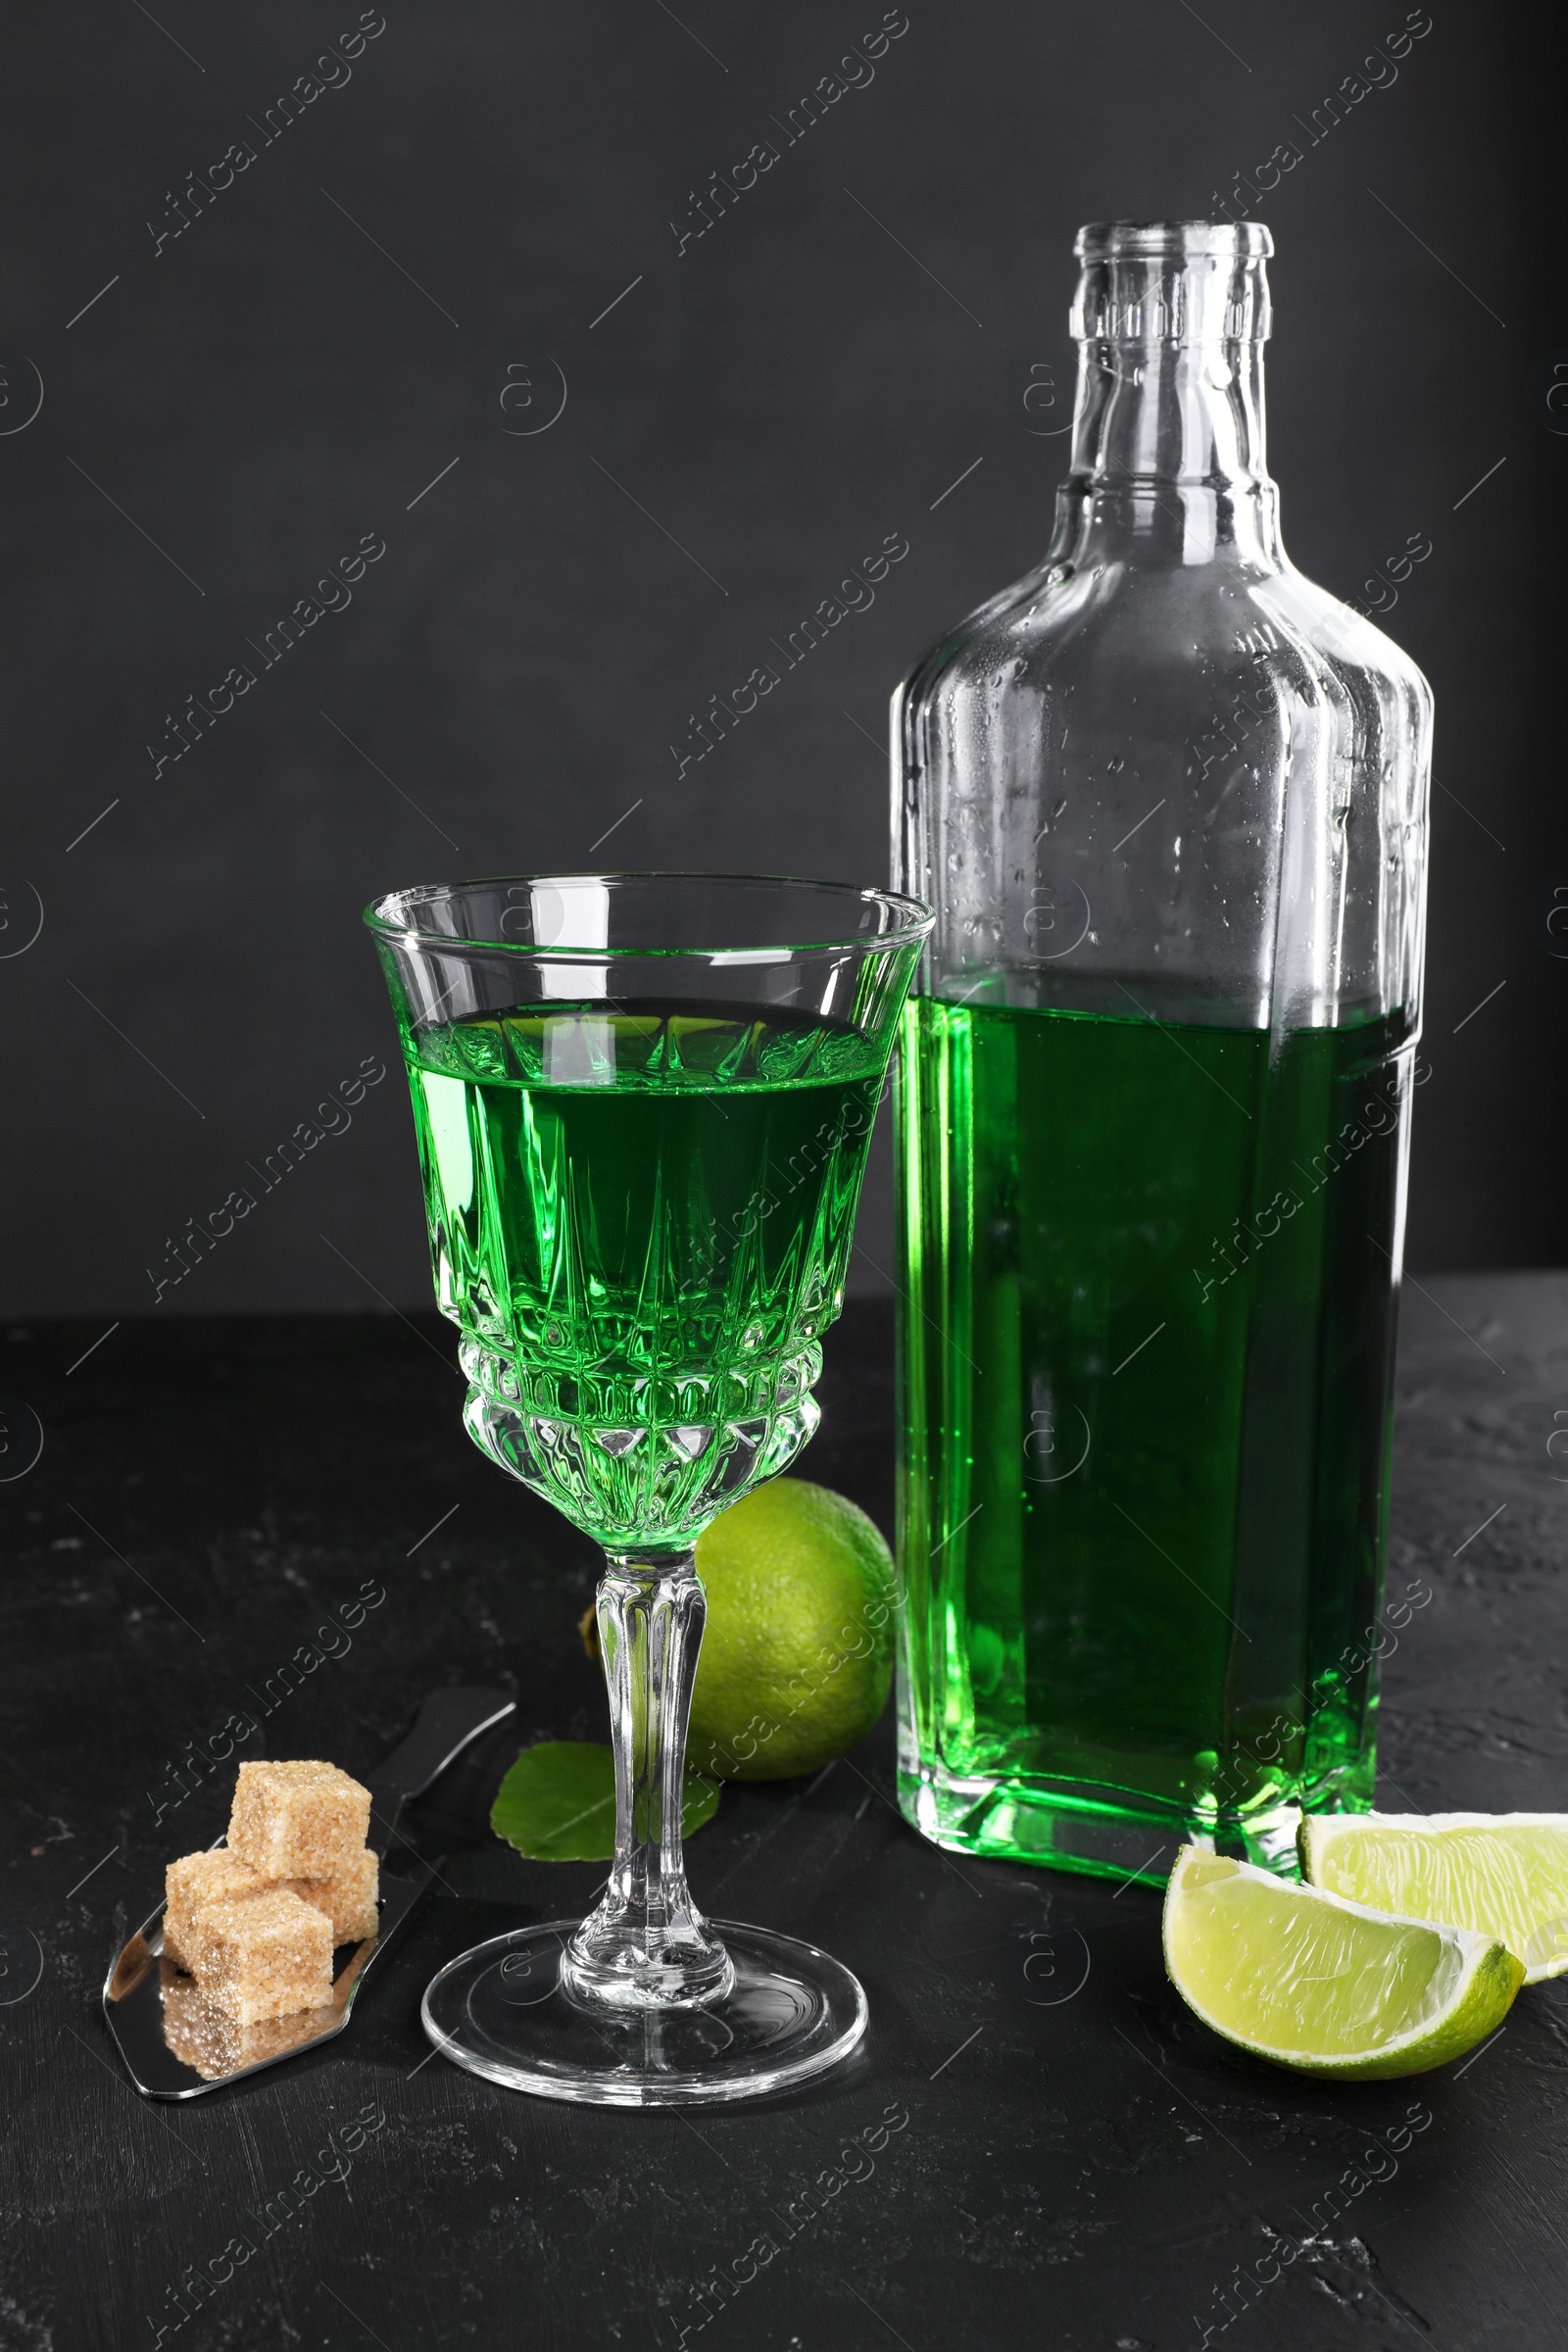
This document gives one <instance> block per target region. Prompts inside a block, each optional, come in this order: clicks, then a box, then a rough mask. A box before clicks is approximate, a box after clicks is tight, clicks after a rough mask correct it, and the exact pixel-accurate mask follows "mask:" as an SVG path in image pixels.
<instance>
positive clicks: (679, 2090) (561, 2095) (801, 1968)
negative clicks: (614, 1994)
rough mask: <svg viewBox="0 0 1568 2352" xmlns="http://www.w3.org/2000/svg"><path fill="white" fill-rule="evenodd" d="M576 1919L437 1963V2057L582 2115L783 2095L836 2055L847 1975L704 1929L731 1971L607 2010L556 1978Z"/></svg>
mask: <svg viewBox="0 0 1568 2352" xmlns="http://www.w3.org/2000/svg"><path fill="white" fill-rule="evenodd" d="M577 1924H578V1923H577V1922H576V1921H575V1920H555V1921H552V1922H551V1923H550V1924H549V1925H547V1926H542V1927H534V1928H518V1929H516V1930H515V1932H514V1933H513V1934H512V1935H510V1936H492V1937H491V1938H490V1940H489V1941H488V1942H486V1943H479V1944H475V1945H474V1947H473V1949H472V1950H471V1951H467V1952H463V1953H461V1954H460V1955H459V1957H458V1958H457V1959H456V1960H452V1961H449V1962H448V1964H447V1966H446V1967H445V1968H444V1969H442V1971H441V1973H440V1974H439V1976H436V1977H433V1978H432V1979H431V1981H430V1984H429V1985H428V1987H427V1988H426V1991H425V1995H424V2000H423V2003H422V2005H421V2008H420V2016H421V2018H422V2019H423V2022H424V2030H425V2033H426V2034H428V2036H429V2038H430V2040H431V2041H432V2042H433V2043H434V2044H435V2046H436V2048H437V2049H438V2050H439V2051H440V2052H441V2054H442V2056H443V2057H445V2058H450V2059H451V2061H452V2062H453V2064H454V2065H455V2066H464V2067H466V2068H467V2069H468V2071H469V2072H470V2074H475V2075H483V2076H485V2077H486V2078H487V2079H488V2080H489V2081H490V2082H503V2083H505V2084H507V2085H508V2086H509V2087H510V2088H511V2089H513V2090H526V2091H531V2092H532V2093H533V2095H534V2096H535V2097H536V2098H545V2099H574V2100H577V2101H578V2102H579V2103H581V2104H584V2105H587V2106H594V2107H700V2106H709V2105H715V2104H718V2103H721V2102H723V2101H730V2100H736V2099H757V2098H761V2097H763V2096H765V2095H766V2094H767V2093H769V2092H772V2091H778V2090H786V2089H789V2088H790V2087H791V2086H792V2085H793V2084H795V2083H797V2082H806V2081H808V2080H809V2077H811V2076H812V2075H820V2074H822V2073H824V2072H825V2071H826V2070H827V2068H829V2067H831V2066H837V2065H838V2064H839V2062H840V2060H841V2059H844V2058H847V2057H848V2056H849V2054H850V2052H851V2051H852V2050H853V2049H854V2048H855V2046H856V2044H857V2043H858V2041H859V2039H860V2037H861V2035H862V2034H864V2032H865V2020H866V2008H865V1994H864V1993H863V1992H862V1991H861V1989H860V1986H859V1985H858V1982H857V1980H856V1979H855V1978H854V1977H853V1976H851V1974H850V1972H849V1970H848V1969H847V1968H843V1967H841V1966H840V1964H839V1962H838V1961H837V1960H834V1959H830V1958H829V1956H828V1954H827V1953H826V1952H819V1951H818V1950H817V1949H816V1948H815V1946H814V1945H812V1944H809V1943H801V1942H798V1941H797V1940H796V1938H795V1937H794V1936H775V1935H773V1934H771V1933H770V1931H769V1930H767V1929H766V1928H747V1927H739V1926H737V1925H735V1923H734V1922H732V1921H729V1920H711V1921H710V1922H709V1923H708V1925H709V1927H710V1928H711V1931H712V1933H713V1934H714V1935H715V1936H718V1937H719V1939H720V1940H721V1941H722V1943H723V1945H724V1948H725V1950H726V1951H727V1952H728V1953H729V1956H730V1959H731V1961H732V1963H733V1964H734V1970H735V1981H734V1984H733V1985H732V1986H731V1988H730V1989H729V1990H728V1991H727V1992H722V1993H719V1994H718V1995H716V1996H715V1997H714V1998H713V1999H712V2000H711V2001H705V2002H703V2003H701V2004H700V2005H699V2006H697V2007H695V2008H680V2009H626V2010H619V2011H616V2010H613V2009H609V2008H605V2007H600V2006H594V2007H592V2008H590V2007H588V2006H586V2005H584V2004H579V2003H578V2002H577V2001H575V2000H573V1999H572V1998H571V1997H570V1996H569V1995H568V1993H567V1992H566V1991H565V1989H564V1986H563V1985H562V1984H561V1982H560V1966H561V1957H562V1954H563V1952H564V1948H565V1943H566V1938H567V1937H568V1936H570V1935H571V1933H572V1931H573V1929H574V1928H575V1927H576V1926H577Z"/></svg>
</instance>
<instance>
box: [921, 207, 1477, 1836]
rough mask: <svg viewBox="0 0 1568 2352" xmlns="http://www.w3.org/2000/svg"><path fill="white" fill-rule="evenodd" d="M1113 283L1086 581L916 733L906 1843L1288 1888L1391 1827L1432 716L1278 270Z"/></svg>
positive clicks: (990, 626)
mask: <svg viewBox="0 0 1568 2352" xmlns="http://www.w3.org/2000/svg"><path fill="white" fill-rule="evenodd" d="M1076 250H1077V253H1078V256H1079V258H1080V261H1081V264H1082V276H1081V280H1080V284H1079V290H1078V296H1077V301H1076V304H1075V306H1074V311H1073V320H1072V324H1073V333H1074V335H1075V337H1076V338H1077V339H1078V341H1079V344H1080V366H1079V377H1078V393H1077V408H1076V413H1075V419H1074V426H1073V444H1072V462H1071V470H1070V471H1069V473H1068V476H1067V479H1066V481H1065V482H1064V483H1063V485H1062V487H1061V488H1060V490H1059V491H1058V493H1057V498H1056V527H1055V533H1054V538H1053V540H1052V542H1051V546H1050V549H1049V551H1048V553H1047V555H1046V557H1045V560H1044V561H1043V562H1042V563H1041V564H1039V565H1038V566H1037V567H1036V568H1035V569H1034V570H1032V571H1030V572H1028V573H1027V574H1026V575H1025V576H1024V578H1023V579H1021V580H1019V581H1018V582H1016V583H1015V585H1013V586H1012V587H1010V588H1006V589H1005V590H1004V591H1003V593H1002V594H1001V595H1000V596H997V597H995V598H993V599H992V600H991V601H990V602H989V603H988V604H985V605H983V606H982V607H981V608H980V610H979V611H978V612H976V613H972V614H971V615H970V616H969V618H968V619H967V620H965V621H963V622H961V623H960V624H959V626H958V627H957V628H956V629H955V630H953V631H952V632H950V633H949V634H948V635H947V636H946V637H944V638H943V639H942V640H941V641H940V643H938V644H937V645H936V646H934V647H933V648H932V649H931V650H930V652H928V653H927V654H926V655H925V656H924V658H923V659H922V660H921V661H920V662H917V663H916V664H915V666H914V668H913V669H912V670H911V671H910V673H909V675H908V677H907V679H906V680H905V682H904V684H903V686H902V687H901V688H900V690H899V692H898V694H897V695H896V697H895V699H894V706H893V767H894V777H893V783H894V845H895V846H894V864H895V875H896V880H897V882H898V886H899V887H900V888H901V889H903V890H906V891H907V892H909V893H911V894H912V895H914V896H916V897H918V898H921V899H924V900H926V901H927V902H928V903H929V904H930V905H931V906H932V907H935V909H936V917H937V919H936V927H935V930H934V932H933V934H932V937H931V940H930V943H929V947H928V950H927V954H926V959H925V963H924V966H923V970H922V975H921V977H920V979H919V980H918V981H917V982H916V989H917V991H918V994H917V996H916V997H915V998H914V999H913V1000H912V1001H911V1004H910V1005H909V1007H908V1009H907V1016H906V1028H905V1033H904V1043H903V1049H902V1054H901V1075H900V1081H899V1089H900V1092H899V1139H900V1140H899V1147H898V1148H899V1157H900V1194H901V1206H900V1225H901V1252H902V1257H901V1274H900V1287H901V1292H902V1299H901V1307H900V1334H899V1374H900V1389H901V1398H900V1413H901V1426H902V1434H901V1456H900V1466H899V1557H900V1563H901V1572H902V1577H903V1585H904V1592H905V1595H906V1602H907V1606H906V1609H905V1613H904V1615H905V1626H904V1639H903V1652H902V1658H901V1669H900V1671H901V1685H900V1715H901V1721H900V1788H901V1800H902V1802H903V1805H904V1808H905V1810H906V1812H907V1815H908V1817H909V1819H910V1820H911V1821H913V1822H914V1823H915V1824H916V1825H917V1826H918V1827H919V1828H920V1829H922V1830H923V1831H925V1832H926V1834H927V1835H928V1836H930V1837H932V1838H937V1839H938V1840H939V1841H940V1842H942V1843H943V1844H946V1845H950V1846H953V1847H956V1848H965V1849H968V1850H971V1851H975V1852H982V1853H989V1854H998V1855H1006V1856H1009V1857H1012V1858H1014V1859H1019V1860H1029V1861H1038V1862H1048V1863H1056V1864H1060V1865H1063V1866H1065V1867H1067V1868H1072V1869H1080V1870H1090V1871H1097V1870H1098V1871H1103V1872H1110V1873H1114V1874H1115V1875H1116V1876H1118V1877H1121V1876H1126V1875H1130V1874H1133V1873H1142V1874H1143V1875H1145V1876H1147V1877H1149V1878H1151V1879H1154V1878H1158V1877H1160V1876H1161V1875H1162V1874H1163V1872H1164V1871H1165V1870H1166V1869H1168V1867H1169V1863H1170V1860H1171V1857H1172V1853H1173V1850H1174V1846H1175V1844H1176V1843H1177V1842H1179V1841H1180V1840H1182V1839H1183V1838H1189V1839H1194V1840H1196V1841H1198V1842H1200V1843H1204V1844H1213V1845H1214V1846H1215V1847H1217V1848H1218V1849H1219V1850H1220V1851H1224V1852H1231V1853H1236V1854H1244V1855H1249V1856H1250V1857H1251V1858H1252V1859H1253V1860H1258V1861H1263V1862H1265V1863H1267V1864H1271V1865H1277V1866H1278V1867H1280V1868H1284V1869H1288V1868H1289V1867H1290V1851H1291V1840H1292V1832H1293V1829H1294V1822H1295V1815H1294V1812H1293V1811H1292V1808H1293V1806H1295V1805H1296V1804H1301V1805H1304V1806H1307V1807H1309V1808H1312V1809H1327V1810H1334V1809H1340V1808H1351V1809H1364V1808H1365V1807H1366V1806H1368V1805H1369V1804H1370V1802H1371V1795H1372V1775H1373V1731H1374V1719H1375V1707H1376V1674H1377V1657H1378V1654H1379V1651H1380V1649H1381V1648H1382V1647H1383V1646H1384V1644H1385V1640H1386V1637H1385V1635H1384V1633H1383V1631H1382V1628H1381V1625H1380V1610H1381V1606H1382V1583H1383V1561H1384V1551H1385V1543H1386V1529H1387V1509H1388V1477H1389V1433H1390V1410H1391V1392H1392V1376H1393V1363H1394V1336H1395V1310H1396V1301H1397V1289H1398V1281H1399V1261H1400V1250H1401V1243H1402V1225H1403V1213H1402V1212H1403V1197H1404V1171H1405V1159H1406V1147H1407V1131H1408V1107H1409V1096H1410V1090H1411V1085H1412V1080H1413V1074H1414V1067H1413V1065H1414V1061H1415V1045H1416V1039H1417V1035H1418V1029H1419V1018H1420V990H1421V956H1422V928H1423V907H1424V855H1425V834H1426V798H1427V777H1428V767H1429V761H1430V738H1431V721H1432V703H1431V696H1430V692H1429V690H1428V687H1427V684H1426V681H1425V680H1424V678H1423V677H1422V676H1421V674H1420V672H1419V671H1418V670H1417V669H1416V667H1415V665H1414V664H1413V663H1412V662H1410V661H1408V660H1407V659H1406V657H1405V656H1404V655H1403V654H1402V653H1400V652H1399V650H1398V648H1397V647H1396V646H1395V645H1393V644H1391V643H1390V641H1389V639H1388V638H1387V637H1385V636H1384V635H1383V634H1382V633H1381V632H1380V631H1379V630H1378V629H1376V628H1374V627H1373V626H1372V625H1371V623H1370V622H1369V621H1368V620H1367V619H1366V618H1365V617H1363V616H1362V615H1361V614H1360V613H1357V612H1355V611H1353V610H1352V609H1350V608H1349V607H1348V606H1346V605H1343V604H1341V603H1340V602H1338V600H1337V599H1335V598H1333V597H1331V596H1328V595H1327V594H1325V592H1324V591H1323V590H1322V589H1320V588H1316V587H1314V586H1313V585H1312V584H1311V583H1310V582H1309V581H1307V580H1305V579H1303V578H1302V577H1301V575H1300V573H1299V572H1298V571H1297V570H1296V569H1295V568H1294V567H1293V565H1292V564H1291V563H1290V561H1289V559H1288V558H1287V557H1286V555H1285V552H1284V549H1283V547H1282V546H1281V543H1280V535H1279V520H1278V495H1277V492H1276V490H1275V486H1274V484H1273V483H1272V482H1271V481H1270V479H1269V477H1268V473H1267V470H1266V467H1265V462H1264V450H1263V343H1264V339H1265V337H1266V336H1267V334H1268V329H1269V297H1268V289H1267V281H1266V274H1265V267H1264V265H1265V259H1266V257H1267V256H1268V255H1269V254H1270V253H1271V252H1272V250H1273V245H1272V240H1271V239H1270V236H1269V233H1268V231H1267V229H1266V228H1264V227H1262V226H1261V225H1259V224H1257V223H1255V222H1247V221H1243V222H1237V223H1230V222H1223V221H1153V222H1133V221H1110V222H1103V223H1099V224H1096V225H1093V226H1090V227H1087V228H1085V229H1084V230H1082V232H1081V233H1080V235H1079V238H1078V242H1077V249H1076Z"/></svg>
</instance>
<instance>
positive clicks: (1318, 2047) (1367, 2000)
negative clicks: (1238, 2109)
mask: <svg viewBox="0 0 1568 2352" xmlns="http://www.w3.org/2000/svg"><path fill="white" fill-rule="evenodd" d="M1164 1948H1165V1969H1166V1974H1167V1975H1168V1976H1169V1978H1170V1981H1171V1983H1172V1984H1173V1985H1175V1987H1176V1989H1177V1991H1178V1992H1179V1993H1180V1994H1181V1996H1182V1998H1183V1999H1184V2000H1185V2001H1186V2002H1187V2004H1188V2007H1189V2008H1190V2009H1192V2010H1193V2011H1194V2013H1195V2015H1197V2016H1198V2017H1200V2018H1201V2020H1202V2022H1203V2024H1204V2025H1206V2026H1208V2027H1210V2028H1211V2029H1212V2031H1213V2032H1214V2033H1216V2034H1221V2035H1223V2036H1224V2038H1225V2039H1226V2040H1227V2041H1230V2042H1234V2043H1235V2044H1236V2046H1237V2047H1238V2048H1239V2049H1244V2050H1248V2051H1250V2053H1251V2054H1252V2056H1254V2057H1257V2058H1266V2059H1268V2060H1269V2061H1270V2062H1271V2063H1272V2064H1273V2065H1275V2066H1285V2067H1290V2068H1292V2069H1294V2070H1295V2071H1297V2072H1298V2073H1300V2074H1310V2075H1325V2076H1330V2077H1333V2078H1335V2079H1337V2080H1339V2081H1342V2082H1352V2081H1368V2080H1378V2079H1387V2078H1390V2077H1395V2076H1400V2075H1418V2074H1424V2073H1426V2072H1427V2070H1428V2069H1429V2068H1431V2067H1435V2066H1444V2065H1446V2063H1447V2061H1448V2060H1449V2059H1451V2058H1457V2057H1460V2056H1461V2055H1462V2054H1463V2053H1464V2052H1465V2051H1466V2050H1471V2049H1474V2048H1475V2047H1476V2045H1477V2044H1478V2043H1479V2042H1482V2041H1484V2040H1485V2039H1486V2038H1487V2036H1488V2034H1492V2033H1495V2030H1496V2028H1497V2027H1498V2026H1499V2025H1500V2024H1501V2022H1502V2020H1503V2018H1504V2017H1505V2016H1506V2015H1507V2013H1508V2010H1509V2008H1510V2006H1511V2005H1512V2002H1513V1997H1514V1994H1515V1993H1516V1992H1517V1991H1518V1989H1519V1986H1520V1985H1521V1984H1522V1983H1523V1982H1524V1973H1525V1972H1524V1966H1523V1963H1522V1962H1521V1961H1519V1960H1517V1959H1515V1957H1514V1955H1513V1954H1512V1953H1511V1952H1510V1951H1508V1950H1507V1948H1506V1947H1505V1946H1504V1945H1503V1944H1501V1943H1499V1942H1498V1941H1497V1940H1496V1939H1495V1937H1494V1936H1488V1935H1485V1934H1483V1933H1481V1932H1479V1931H1477V1930H1475V1929H1472V1928H1462V1927H1451V1926H1447V1925H1446V1924H1439V1923H1435V1922H1432V1921H1427V1920H1416V1919H1404V1918H1399V1917H1396V1916H1394V1915H1393V1914H1391V1913H1389V1912H1386V1911H1375V1910H1372V1909H1371V1908H1370V1907H1369V1906H1368V1905H1366V1904H1364V1903H1356V1902H1351V1901H1349V1900H1348V1899H1347V1898H1346V1897H1345V1896H1343V1895H1338V1894H1331V1893H1327V1892H1325V1891H1324V1890H1323V1889H1322V1888H1320V1887H1309V1886H1308V1887H1293V1886H1291V1885H1289V1884H1287V1883H1286V1882H1285V1881H1283V1880H1280V1879H1277V1878H1275V1877H1274V1876H1273V1875H1272V1874H1271V1873H1270V1872H1268V1871H1266V1870H1258V1869H1255V1868H1254V1867H1253V1866H1252V1865H1251V1864H1250V1863H1248V1862H1233V1861H1231V1860H1229V1859H1228V1858H1226V1857H1224V1856H1222V1855H1217V1854H1211V1853H1204V1852H1201V1850H1200V1849H1199V1848H1198V1847H1197V1846H1191V1845H1187V1846H1183V1848H1182V1850H1181V1852H1180V1853H1179V1854H1178V1855H1177V1857H1176V1864H1175V1868H1174V1869H1173V1870H1172V1872H1171V1875H1170V1883H1169V1886H1168V1887H1167V1888H1166V1893H1165V1916H1164Z"/></svg>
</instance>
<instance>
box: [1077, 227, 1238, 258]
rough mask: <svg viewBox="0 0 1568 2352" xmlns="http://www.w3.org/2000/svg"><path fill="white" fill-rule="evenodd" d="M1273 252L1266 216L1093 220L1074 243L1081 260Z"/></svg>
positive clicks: (1190, 256)
mask: <svg viewBox="0 0 1568 2352" xmlns="http://www.w3.org/2000/svg"><path fill="white" fill-rule="evenodd" d="M1273 251H1274V240H1273V238H1272V237H1271V236H1270V235H1269V232H1268V230H1267V229H1266V228H1265V227H1264V225H1263V223H1262V221H1086V222H1085V223H1084V225H1083V227H1082V228H1081V229H1080V230H1079V231H1078V235H1077V237H1076V239H1075V240H1074V243H1073V252H1074V253H1075V254H1076V255H1077V257H1078V259H1079V260H1080V261H1081V262H1105V261H1115V260H1123V259H1124V260H1129V261H1130V260H1138V261H1173V262H1185V261H1203V260H1209V261H1250V260H1254V259H1255V260H1258V261H1266V260H1267V259H1268V257H1269V255H1270V254H1271V253H1272V252H1273Z"/></svg>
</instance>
